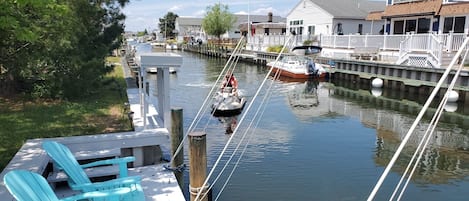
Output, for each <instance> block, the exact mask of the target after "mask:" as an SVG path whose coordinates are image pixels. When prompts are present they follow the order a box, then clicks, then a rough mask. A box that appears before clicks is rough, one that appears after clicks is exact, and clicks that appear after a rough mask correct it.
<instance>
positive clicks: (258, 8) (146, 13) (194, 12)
mask: <svg viewBox="0 0 469 201" xmlns="http://www.w3.org/2000/svg"><path fill="white" fill-rule="evenodd" d="M300 1H301V0H131V1H130V3H129V4H128V5H126V7H124V9H123V12H124V14H125V15H126V16H127V18H126V20H125V30H126V31H143V30H145V29H147V30H149V31H150V30H153V29H155V28H157V26H158V25H157V23H158V22H159V20H158V19H159V18H162V17H163V16H164V15H166V14H167V13H168V12H173V13H175V14H177V15H178V16H181V17H201V18H203V17H204V15H205V13H206V12H207V7H208V6H213V5H215V4H216V3H221V4H224V5H228V9H229V11H230V12H231V13H235V14H248V13H250V14H252V15H267V13H268V12H272V13H273V14H274V16H282V17H286V16H287V14H288V13H289V12H290V11H291V10H292V9H293V7H295V6H296V5H297V4H298V2H300Z"/></svg>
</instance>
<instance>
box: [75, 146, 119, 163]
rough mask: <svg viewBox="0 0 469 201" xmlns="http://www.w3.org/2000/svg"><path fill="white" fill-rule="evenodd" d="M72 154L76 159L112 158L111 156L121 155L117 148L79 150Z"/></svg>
mask: <svg viewBox="0 0 469 201" xmlns="http://www.w3.org/2000/svg"><path fill="white" fill-rule="evenodd" d="M73 155H74V156H75V158H76V159H77V160H78V161H80V160H89V159H102V158H112V157H119V156H120V155H121V150H120V149H119V148H114V149H103V150H81V151H77V152H74V153H73Z"/></svg>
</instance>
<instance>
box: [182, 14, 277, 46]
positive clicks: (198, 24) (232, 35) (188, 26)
mask: <svg viewBox="0 0 469 201" xmlns="http://www.w3.org/2000/svg"><path fill="white" fill-rule="evenodd" d="M234 16H235V18H236V22H235V23H234V24H233V27H232V29H231V30H230V31H228V32H227V33H225V34H223V35H222V36H221V37H222V38H224V39H239V38H240V37H241V35H242V32H241V30H240V26H239V25H240V24H246V23H247V22H248V21H249V22H251V23H253V24H256V23H261V22H269V21H270V22H272V23H285V21H286V19H285V18H283V17H280V16H275V15H271V16H269V15H238V14H235V15H234ZM202 20H203V18H197V17H178V18H176V22H175V29H176V31H177V33H178V37H177V39H178V42H182V41H184V39H189V38H191V37H192V38H194V39H196V40H197V39H201V40H202V41H207V39H209V36H207V35H206V34H205V32H204V30H203V28H202ZM259 31H262V32H265V31H266V29H262V30H259ZM270 31H273V32H277V29H271V30H270ZM280 31H282V30H280Z"/></svg>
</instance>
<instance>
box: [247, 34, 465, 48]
mask: <svg viewBox="0 0 469 201" xmlns="http://www.w3.org/2000/svg"><path fill="white" fill-rule="evenodd" d="M288 37H289V35H254V36H251V37H248V44H247V48H248V49H251V50H259V51H262V50H264V51H265V50H266V49H267V48H268V47H270V46H275V45H283V44H284V43H285V41H286V40H287V39H288ZM406 38H410V39H408V40H409V41H412V42H411V44H409V47H408V48H410V49H409V51H430V50H431V48H434V47H435V46H434V44H432V43H433V42H432V41H433V40H435V39H437V40H439V41H440V42H441V43H442V48H443V50H445V51H457V50H458V48H459V47H460V46H461V45H462V42H463V41H464V39H465V38H466V35H465V34H433V33H428V34H407V35H319V36H303V35H296V36H293V40H294V45H303V42H304V41H306V40H311V41H317V43H318V45H320V46H322V47H329V48H341V49H354V48H355V47H375V48H379V49H380V50H384V51H387V50H394V51H399V49H400V44H401V42H402V41H404V40H406Z"/></svg>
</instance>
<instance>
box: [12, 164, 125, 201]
mask: <svg viewBox="0 0 469 201" xmlns="http://www.w3.org/2000/svg"><path fill="white" fill-rule="evenodd" d="M3 181H4V183H5V186H6V187H7V189H8V191H10V193H11V194H12V195H13V197H14V198H15V199H16V200H18V201H75V200H93V201H94V200H97V199H99V200H100V201H118V200H119V199H120V197H121V196H122V195H126V194H128V193H130V191H131V189H130V188H115V189H111V190H104V191H94V192H87V193H82V194H78V195H74V196H71V197H67V198H63V199H59V198H57V196H56V195H55V193H54V191H53V190H52V188H51V187H50V186H49V184H48V183H47V181H46V179H45V178H44V177H42V176H41V175H39V174H37V173H34V172H29V171H26V170H12V171H10V172H8V173H7V174H5V177H3Z"/></svg>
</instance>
